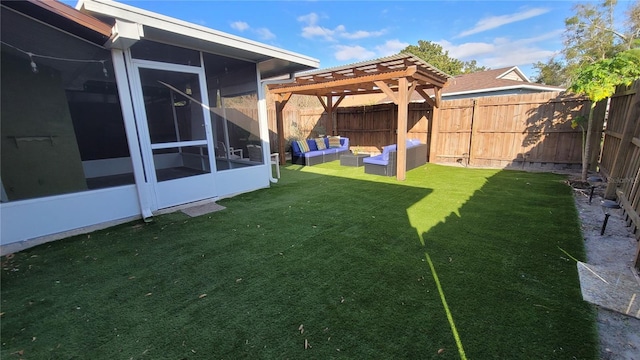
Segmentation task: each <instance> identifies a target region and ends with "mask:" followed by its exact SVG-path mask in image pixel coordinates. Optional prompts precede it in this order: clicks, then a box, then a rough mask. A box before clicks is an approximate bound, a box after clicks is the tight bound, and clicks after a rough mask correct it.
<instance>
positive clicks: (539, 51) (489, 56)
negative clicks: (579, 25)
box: [437, 30, 561, 69]
mask: <svg viewBox="0 0 640 360" xmlns="http://www.w3.org/2000/svg"><path fill="white" fill-rule="evenodd" d="M560 33H561V30H554V31H550V32H548V33H544V34H541V35H538V36H536V37H531V38H524V39H516V40H513V39H510V38H506V37H499V38H495V39H493V41H492V42H468V43H462V44H457V45H456V44H452V43H451V42H449V41H447V40H441V41H438V42H437V43H438V44H440V45H441V46H442V48H443V49H444V50H446V51H449V56H451V57H453V58H456V59H460V60H463V61H466V60H472V59H475V60H477V61H478V65H480V66H487V67H490V68H494V69H495V68H500V67H505V66H511V65H518V66H521V65H530V64H532V63H535V62H537V61H545V60H547V59H548V58H549V57H551V56H553V55H555V54H556V53H557V51H555V50H548V49H543V48H541V46H539V45H538V43H539V42H541V41H544V40H549V39H553V38H554V37H557V36H559V34H560Z"/></svg>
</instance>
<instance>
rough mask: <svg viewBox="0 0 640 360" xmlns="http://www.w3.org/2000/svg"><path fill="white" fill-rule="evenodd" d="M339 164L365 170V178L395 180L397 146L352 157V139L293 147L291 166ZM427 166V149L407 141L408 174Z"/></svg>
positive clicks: (311, 141) (301, 143)
mask: <svg viewBox="0 0 640 360" xmlns="http://www.w3.org/2000/svg"><path fill="white" fill-rule="evenodd" d="M335 160H340V165H341V166H356V167H360V166H364V172H365V173H366V174H373V175H382V176H395V175H396V173H397V145H396V144H392V145H387V146H384V147H383V148H382V153H381V154H379V155H375V156H370V155H369V154H362V153H359V154H353V153H352V152H351V151H350V150H349V138H345V137H339V136H332V137H326V138H318V139H306V140H299V141H293V142H292V143H291V163H292V164H298V165H306V166H312V165H318V164H322V163H325V162H329V161H335ZM426 162H427V145H426V144H422V143H420V141H419V140H412V139H410V140H407V170H411V169H413V168H416V167H418V166H420V165H424V164H425V163H426Z"/></svg>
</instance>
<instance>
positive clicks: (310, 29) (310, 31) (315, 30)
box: [302, 25, 336, 41]
mask: <svg viewBox="0 0 640 360" xmlns="http://www.w3.org/2000/svg"><path fill="white" fill-rule="evenodd" d="M335 32H336V31H335V30H331V29H327V28H324V27H322V26H317V25H309V26H305V27H303V28H302V37H303V38H306V39H312V38H315V37H321V38H324V39H325V40H327V41H333V40H334V37H333V35H334V34H335Z"/></svg>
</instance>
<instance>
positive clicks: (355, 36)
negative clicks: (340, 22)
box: [340, 29, 387, 40]
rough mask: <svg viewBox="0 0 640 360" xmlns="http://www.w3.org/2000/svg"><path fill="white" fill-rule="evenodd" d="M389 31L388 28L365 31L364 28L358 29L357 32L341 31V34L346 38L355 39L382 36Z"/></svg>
mask: <svg viewBox="0 0 640 360" xmlns="http://www.w3.org/2000/svg"><path fill="white" fill-rule="evenodd" d="M386 32H387V31H386V30H384V29H383V30H378V31H364V30H358V31H356V32H352V33H348V32H343V33H340V36H341V37H343V38H346V39H351V40H355V39H364V38H369V37H377V36H381V35H384V34H385V33H386Z"/></svg>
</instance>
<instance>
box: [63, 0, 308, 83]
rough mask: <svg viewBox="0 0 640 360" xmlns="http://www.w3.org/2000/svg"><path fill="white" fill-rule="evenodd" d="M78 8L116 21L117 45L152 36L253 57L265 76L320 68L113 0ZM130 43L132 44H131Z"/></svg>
mask: <svg viewBox="0 0 640 360" xmlns="http://www.w3.org/2000/svg"><path fill="white" fill-rule="evenodd" d="M76 8H77V9H78V10H80V11H82V12H83V13H87V14H90V15H93V16H96V17H98V18H100V19H101V20H103V21H107V22H113V23H114V29H115V31H114V34H113V36H112V38H113V45H112V46H113V47H116V48H118V47H119V46H120V45H121V44H118V41H121V42H122V44H125V45H126V44H127V42H128V41H133V42H135V41H137V40H139V39H143V38H144V39H148V40H154V41H161V42H165V43H169V44H173V45H177V46H182V47H186V48H190V49H195V50H200V51H204V52H209V53H213V54H224V55H226V56H230V57H234V58H237V59H243V60H246V61H252V62H255V63H257V64H258V68H259V69H260V72H261V75H262V78H263V79H266V78H271V77H276V76H281V75H285V74H293V73H296V72H299V71H305V70H309V69H314V68H318V67H319V66H320V62H319V61H318V60H317V59H314V58H311V57H308V56H305V55H301V54H298V53H294V52H291V51H287V50H283V49H280V48H276V47H274V46H270V45H266V44H262V43H259V42H256V41H252V40H248V39H245V38H241V37H239V36H234V35H231V34H227V33H224V32H221V31H217V30H213V29H210V28H208V27H205V26H201V25H197V24H193V23H190V22H187V21H183V20H179V19H176V18H172V17H169V16H165V15H161V14H158V13H154V12H151V11H147V10H143V9H140V8H136V7H133V6H130V5H126V4H121V3H118V2H116V1H111V0H80V1H79V2H78V4H77V5H76ZM129 45H130V44H129Z"/></svg>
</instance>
